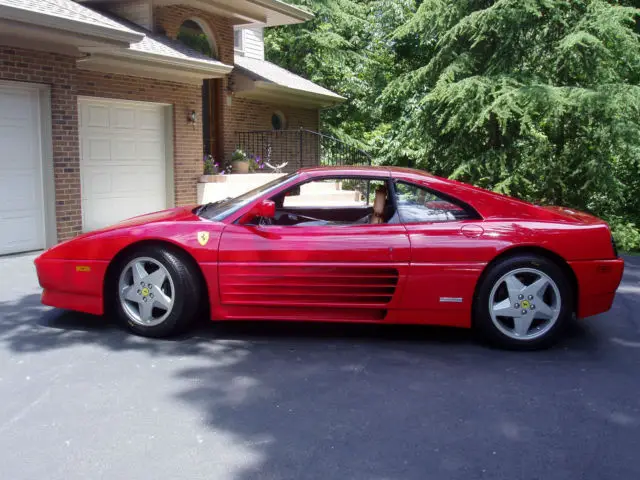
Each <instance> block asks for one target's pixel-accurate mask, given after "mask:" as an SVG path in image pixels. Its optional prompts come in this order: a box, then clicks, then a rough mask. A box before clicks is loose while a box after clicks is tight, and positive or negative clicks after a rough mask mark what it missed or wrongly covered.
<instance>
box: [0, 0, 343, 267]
mask: <svg viewBox="0 0 640 480" xmlns="http://www.w3.org/2000/svg"><path fill="white" fill-rule="evenodd" d="M309 18H311V15H310V14H309V13H307V12H305V11H303V10H300V9H298V8H295V7H293V6H291V5H288V4H286V3H284V2H282V1H280V0H233V1H229V0H111V1H108V0H107V1H105V0H101V1H98V0H79V1H72V0H0V255H3V254H9V253H15V252H21V251H29V250H37V249H41V248H44V247H46V246H50V245H52V244H55V243H56V242H58V241H62V240H65V239H68V238H71V237H73V236H75V235H77V234H79V233H81V232H82V231H86V230H91V229H94V228H98V227H101V226H105V225H108V224H111V223H114V222H116V221H119V220H121V219H124V218H127V217H130V216H133V215H137V214H141V213H145V212H149V211H154V210H159V209H163V208H167V207H171V206H174V205H187V204H192V203H195V202H196V187H197V182H198V179H199V177H200V175H201V174H202V170H203V162H202V158H203V154H204V153H211V154H212V155H214V156H215V157H216V158H217V159H225V158H228V157H230V155H231V152H232V151H233V150H234V149H235V148H236V144H237V138H239V137H240V136H241V135H242V134H243V133H244V132H250V131H256V130H260V131H266V130H274V129H296V128H305V129H310V130H318V127H319V125H318V124H319V111H320V109H321V108H326V107H331V106H333V105H336V104H337V103H339V102H341V101H343V100H344V99H343V98H342V97H340V96H339V95H336V94H335V93H333V92H330V91H329V90H326V89H324V88H322V87H320V86H318V85H315V84H313V83H312V82H310V81H308V80H305V79H303V78H300V77H298V76H296V75H294V74H292V73H290V72H287V71H286V70H283V69H281V68H279V67H277V66H275V65H273V64H271V63H269V62H266V61H265V60H264V44H263V41H262V34H263V28H265V27H269V26H274V25H283V24H291V23H300V22H304V21H306V20H308V19H309Z"/></svg>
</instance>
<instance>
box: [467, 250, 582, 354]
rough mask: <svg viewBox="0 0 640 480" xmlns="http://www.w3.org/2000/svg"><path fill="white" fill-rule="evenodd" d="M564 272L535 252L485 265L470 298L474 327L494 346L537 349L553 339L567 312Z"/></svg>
mask: <svg viewBox="0 0 640 480" xmlns="http://www.w3.org/2000/svg"><path fill="white" fill-rule="evenodd" d="M572 293H573V292H572V290H571V285H570V283H569V281H568V279H567V276H566V274H565V272H564V271H563V270H562V268H561V267H560V266H558V265H557V264H556V263H554V262H553V261H551V260H549V259H547V258H545V257H538V256H534V255H519V256H514V257H508V258H505V259H503V260H502V261H499V262H497V263H496V264H495V265H493V266H492V267H490V268H489V270H488V272H487V273H486V275H485V276H484V278H483V279H481V283H480V285H479V286H478V289H477V294H476V298H475V302H474V325H475V327H476V328H477V329H478V330H479V331H480V333H481V334H483V336H484V337H485V338H486V339H488V340H489V341H491V342H492V343H494V344H497V345H499V346H503V347H508V348H525V349H529V348H541V347H546V346H549V345H551V344H552V343H553V342H555V341H556V340H557V337H558V335H559V333H560V331H561V329H562V328H563V327H564V325H565V324H566V322H567V320H568V318H569V317H570V316H571V312H572V305H571V304H572Z"/></svg>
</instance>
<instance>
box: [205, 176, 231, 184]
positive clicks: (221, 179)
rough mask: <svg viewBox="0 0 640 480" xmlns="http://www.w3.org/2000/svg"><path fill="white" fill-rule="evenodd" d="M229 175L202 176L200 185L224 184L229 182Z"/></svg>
mask: <svg viewBox="0 0 640 480" xmlns="http://www.w3.org/2000/svg"><path fill="white" fill-rule="evenodd" d="M228 176H229V175H200V180H199V182H200V183H222V182H226V181H227V177H228Z"/></svg>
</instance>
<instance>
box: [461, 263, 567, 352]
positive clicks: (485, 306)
mask: <svg viewBox="0 0 640 480" xmlns="http://www.w3.org/2000/svg"><path fill="white" fill-rule="evenodd" d="M520 268H533V269H536V270H539V271H541V272H543V273H545V274H546V275H547V276H548V277H549V278H551V280H553V282H555V284H556V286H557V288H558V290H559V292H560V298H561V302H560V313H559V316H558V319H557V320H556V322H555V324H553V326H552V327H551V328H550V329H549V330H548V331H546V333H544V334H543V335H541V336H539V337H536V338H533V339H514V338H512V337H510V336H508V335H506V334H505V333H503V332H502V331H501V330H500V329H499V328H498V327H497V326H496V325H494V323H493V320H492V319H491V313H490V309H489V304H490V296H491V291H492V289H493V287H494V285H495V284H496V283H497V282H498V281H499V280H500V279H501V278H502V277H503V276H504V275H506V274H508V273H509V272H511V271H514V270H516V269H520ZM573 310H574V292H573V287H572V283H571V282H570V280H569V278H567V275H566V274H565V272H564V271H563V269H562V268H561V267H560V266H558V265H557V264H556V263H555V262H553V261H552V260H549V259H547V258H545V257H542V256H538V255H533V254H520V255H514V256H512V257H507V258H504V259H502V260H500V261H498V262H497V263H496V264H495V265H492V266H491V267H490V269H489V270H488V271H487V272H486V274H484V275H483V277H482V278H481V280H480V284H479V285H478V287H477V289H476V295H475V298H474V304H473V327H474V330H475V331H476V332H477V333H478V334H479V335H480V336H481V337H482V339H484V340H485V341H486V342H488V343H489V344H491V345H493V346H496V347H499V348H503V349H508V350H538V349H545V348H549V347H551V346H553V345H554V344H555V343H557V342H558V340H559V339H560V338H561V337H562V334H563V333H564V330H565V328H566V327H567V325H568V323H569V322H570V321H571V318H572V315H573Z"/></svg>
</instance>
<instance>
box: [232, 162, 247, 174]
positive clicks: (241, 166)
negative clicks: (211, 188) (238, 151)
mask: <svg viewBox="0 0 640 480" xmlns="http://www.w3.org/2000/svg"><path fill="white" fill-rule="evenodd" d="M231 173H249V161H248V160H233V161H232V162H231Z"/></svg>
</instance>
